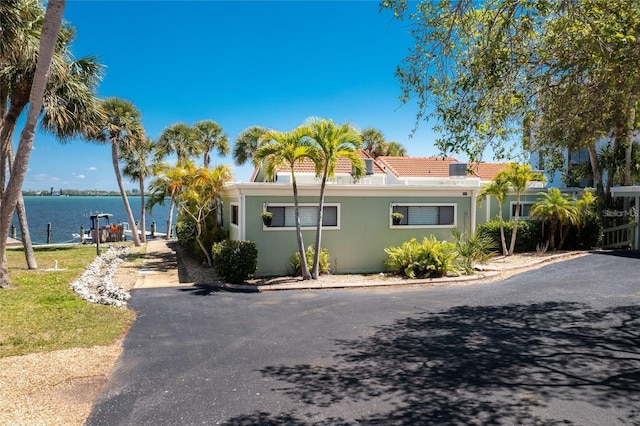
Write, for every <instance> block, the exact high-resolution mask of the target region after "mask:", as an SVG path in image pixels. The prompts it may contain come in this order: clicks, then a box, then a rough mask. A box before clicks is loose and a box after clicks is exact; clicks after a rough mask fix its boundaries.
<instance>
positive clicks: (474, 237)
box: [451, 228, 498, 274]
mask: <svg viewBox="0 0 640 426" xmlns="http://www.w3.org/2000/svg"><path fill="white" fill-rule="evenodd" d="M451 236H452V237H453V239H454V240H455V242H456V251H457V252H458V255H459V258H460V260H461V261H460V265H461V267H462V270H463V271H464V273H465V274H472V273H473V272H474V266H476V265H477V264H479V263H484V262H486V261H488V260H489V259H491V257H493V255H494V250H495V249H496V248H497V247H498V244H497V243H496V240H494V239H493V237H492V236H490V235H487V234H482V233H479V232H474V233H471V234H468V233H466V232H461V231H460V230H459V229H458V228H453V229H451Z"/></svg>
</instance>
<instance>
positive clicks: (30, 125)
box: [0, 0, 65, 288]
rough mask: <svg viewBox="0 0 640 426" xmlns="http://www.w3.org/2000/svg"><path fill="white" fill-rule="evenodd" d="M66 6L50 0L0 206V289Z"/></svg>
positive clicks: (59, 0) (5, 278) (4, 284)
mask: <svg viewBox="0 0 640 426" xmlns="http://www.w3.org/2000/svg"><path fill="white" fill-rule="evenodd" d="M64 6H65V0H49V2H48V3H47V11H46V13H45V17H44V22H43V24H42V32H41V36H40V47H39V54H38V63H37V64H36V71H35V75H34V78H33V85H32V87H31V94H30V95H29V112H28V113H27V119H26V122H25V125H24V129H23V130H22V134H21V135H20V143H19V144H18V151H17V153H16V158H15V164H14V165H13V168H12V170H11V177H10V178H9V183H8V185H7V188H6V191H5V192H4V194H3V196H2V203H0V259H1V263H0V288H5V287H8V286H9V268H8V265H7V256H6V254H7V253H6V250H7V238H8V234H9V226H10V223H11V216H12V215H13V210H14V209H15V206H16V204H17V202H18V196H19V194H20V191H21V190H22V184H23V183H24V176H25V174H26V173H27V167H28V163H29V155H30V154H31V149H32V148H33V139H34V136H35V129H36V125H37V124H38V116H39V115H40V110H41V109H42V103H43V97H44V90H45V87H46V84H47V80H48V74H49V68H50V67H51V59H52V58H53V52H54V49H55V46H56V41H57V40H58V34H59V32H60V24H61V23H62V14H63V12H64ZM3 172H4V171H3Z"/></svg>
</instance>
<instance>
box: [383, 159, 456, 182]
mask: <svg viewBox="0 0 640 426" xmlns="http://www.w3.org/2000/svg"><path fill="white" fill-rule="evenodd" d="M376 162H377V163H379V164H380V165H381V166H382V167H386V168H387V170H389V171H390V172H391V173H393V174H394V175H395V176H397V177H448V176H449V164H451V163H457V162H458V160H456V159H455V158H453V157H446V158H441V157H440V158H438V157H378V158H376Z"/></svg>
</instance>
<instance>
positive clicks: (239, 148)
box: [233, 126, 266, 166]
mask: <svg viewBox="0 0 640 426" xmlns="http://www.w3.org/2000/svg"><path fill="white" fill-rule="evenodd" d="M265 132H266V130H265V129H263V128H262V127H260V126H251V127H248V128H246V129H245V130H243V131H242V132H240V134H239V135H238V137H237V138H236V140H235V142H234V144H233V160H234V161H235V163H236V164H237V165H239V166H241V165H243V164H244V163H246V162H247V161H249V160H251V159H252V158H253V154H254V153H255V152H256V151H257V150H258V148H259V147H260V143H261V140H262V135H264V133H265Z"/></svg>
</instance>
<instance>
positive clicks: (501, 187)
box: [477, 178, 509, 256]
mask: <svg viewBox="0 0 640 426" xmlns="http://www.w3.org/2000/svg"><path fill="white" fill-rule="evenodd" d="M507 192H509V183H508V182H506V181H504V180H502V179H495V178H494V179H493V180H492V181H491V182H490V183H488V184H487V185H485V186H484V187H483V188H482V189H481V190H480V193H479V194H478V200H477V203H478V207H480V206H481V205H482V200H484V199H485V198H487V197H489V196H494V197H496V200H498V206H499V212H500V214H498V220H499V221H500V241H501V243H502V255H503V256H507V255H508V254H509V251H508V250H507V242H506V239H505V236H504V221H503V220H502V204H503V203H504V199H505V197H506V196H507Z"/></svg>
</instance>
